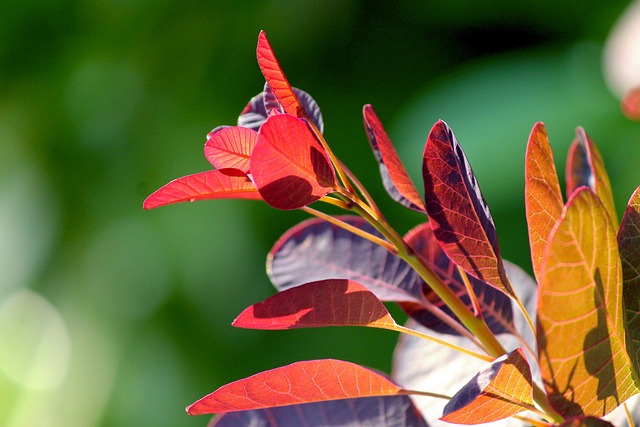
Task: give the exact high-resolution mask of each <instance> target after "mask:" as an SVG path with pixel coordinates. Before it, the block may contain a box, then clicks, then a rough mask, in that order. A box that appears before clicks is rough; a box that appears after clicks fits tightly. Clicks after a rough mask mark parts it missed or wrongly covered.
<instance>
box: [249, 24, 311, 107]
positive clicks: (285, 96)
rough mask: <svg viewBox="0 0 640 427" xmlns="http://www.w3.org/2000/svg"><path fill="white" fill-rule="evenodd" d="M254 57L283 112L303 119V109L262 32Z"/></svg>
mask: <svg viewBox="0 0 640 427" xmlns="http://www.w3.org/2000/svg"><path fill="white" fill-rule="evenodd" d="M256 55H257V57H258V65H259V66H260V71H262V75H263V76H264V78H265V80H266V81H267V84H268V85H269V86H270V87H271V89H272V90H273V93H274V95H275V96H276V98H278V101H280V105H282V108H283V110H284V112H285V113H287V114H292V115H294V116H296V117H305V116H306V113H305V111H304V108H303V107H302V104H301V103H300V100H299V99H298V97H297V96H296V94H295V92H294V91H293V88H292V87H291V85H290V84H289V81H288V80H287V77H286V76H285V75H284V71H282V68H281V67H280V64H279V63H278V60H277V59H276V56H275V54H274V53H273V49H271V45H270V44H269V40H267V35H266V34H265V32H264V31H260V35H259V36H258V47H257V49H256Z"/></svg>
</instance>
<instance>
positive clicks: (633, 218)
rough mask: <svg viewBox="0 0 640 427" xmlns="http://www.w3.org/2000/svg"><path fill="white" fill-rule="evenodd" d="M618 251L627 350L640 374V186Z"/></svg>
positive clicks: (624, 220)
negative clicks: (620, 265)
mask: <svg viewBox="0 0 640 427" xmlns="http://www.w3.org/2000/svg"><path fill="white" fill-rule="evenodd" d="M618 248H619V251H620V259H621V262H622V278H623V285H622V288H623V300H624V310H625V313H624V314H625V322H624V324H625V327H626V332H627V351H628V352H629V355H630V356H631V360H633V365H634V368H635V370H636V372H640V187H638V188H637V189H636V191H635V192H634V193H633V195H632V196H631V200H629V204H628V205H627V209H626V210H625V213H624V216H623V217H622V222H621V223H620V231H618Z"/></svg>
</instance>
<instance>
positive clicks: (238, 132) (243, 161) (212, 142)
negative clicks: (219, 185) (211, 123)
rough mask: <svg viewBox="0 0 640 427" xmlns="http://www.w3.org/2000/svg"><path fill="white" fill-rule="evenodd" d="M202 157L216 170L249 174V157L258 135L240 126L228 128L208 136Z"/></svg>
mask: <svg viewBox="0 0 640 427" xmlns="http://www.w3.org/2000/svg"><path fill="white" fill-rule="evenodd" d="M209 135H210V136H209V138H208V139H207V142H206V144H204V155H205V157H206V158H207V160H209V163H211V164H212V165H213V166H214V167H215V168H216V169H223V168H231V169H238V170H240V171H242V172H244V173H249V156H250V155H251V151H252V150H253V147H254V146H255V145H256V141H257V140H258V133H257V132H256V131H254V130H251V129H248V128H243V127H240V126H229V127H227V128H224V129H221V130H220V131H217V132H212V133H210V134H209Z"/></svg>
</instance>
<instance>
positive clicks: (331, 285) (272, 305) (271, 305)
mask: <svg viewBox="0 0 640 427" xmlns="http://www.w3.org/2000/svg"><path fill="white" fill-rule="evenodd" d="M395 325H396V322H395V321H394V320H393V318H392V317H391V315H390V314H389V312H388V311H387V309H386V307H385V306H384V304H382V302H381V301H380V300H379V299H378V298H377V297H376V296H375V295H374V294H373V293H371V291H369V290H368V289H367V288H365V287H364V286H363V285H361V284H359V283H357V282H354V281H351V280H339V279H335V280H322V281H318V282H311V283H307V284H304V285H300V286H296V287H294V288H290V289H287V290H286V291H282V292H279V293H277V294H276V295H274V296H272V297H270V298H267V299H266V300H265V301H263V302H260V303H258V304H254V305H252V306H250V307H248V308H246V309H245V310H244V311H243V312H242V313H240V315H239V316H238V317H237V318H236V320H235V321H234V322H233V326H236V327H239V328H251V329H271V330H275V329H293V328H310V327H324V326H368V327H371V328H387V329H388V328H392V327H394V326H395Z"/></svg>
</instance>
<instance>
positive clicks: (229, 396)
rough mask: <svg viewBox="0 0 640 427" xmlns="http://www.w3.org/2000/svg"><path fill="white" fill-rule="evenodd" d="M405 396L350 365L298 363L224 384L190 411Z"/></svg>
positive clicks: (330, 361) (372, 374) (386, 381)
mask: <svg viewBox="0 0 640 427" xmlns="http://www.w3.org/2000/svg"><path fill="white" fill-rule="evenodd" d="M398 394H403V390H402V388H401V387H399V386H397V385H396V384H394V383H393V382H391V381H390V380H389V379H387V378H386V377H385V376H383V375H381V374H379V373H377V372H375V371H373V370H371V369H368V368H365V367H363V366H360V365H356V364H354V363H350V362H344V361H341V360H333V359H324V360H309V361H304V362H296V363H293V364H291V365H287V366H283V367H280V368H275V369H271V370H269V371H265V372H260V373H259V374H256V375H253V376H251V377H248V378H244V379H241V380H238V381H235V382H232V383H230V384H227V385H224V386H222V387H220V388H219V389H217V390H216V391H214V392H213V393H211V394H209V395H207V396H205V397H203V398H202V399H200V400H198V401H197V402H195V403H193V404H192V405H191V406H189V407H188V408H187V412H189V414H190V415H202V414H220V413H223V412H231V411H246V410H251V409H263V408H272V407H276V406H287V405H297V404H300V403H311V402H322V401H328V400H338V399H348V398H355V397H372V396H393V395H398Z"/></svg>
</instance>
